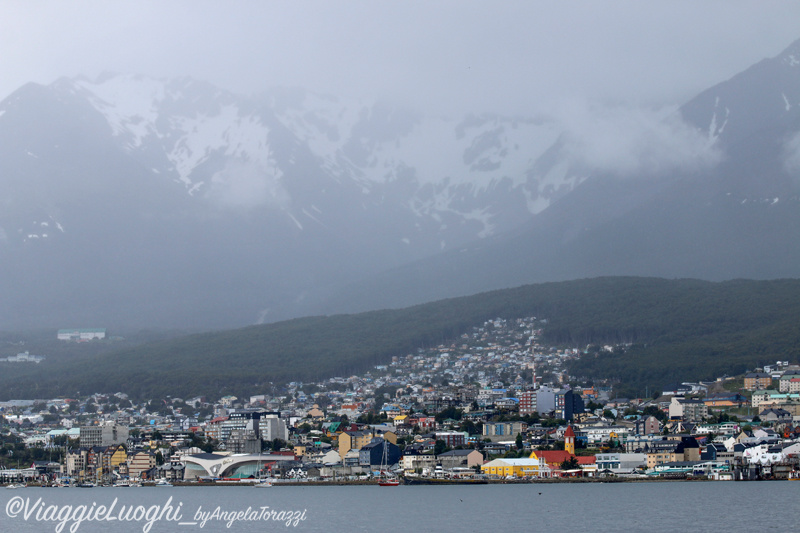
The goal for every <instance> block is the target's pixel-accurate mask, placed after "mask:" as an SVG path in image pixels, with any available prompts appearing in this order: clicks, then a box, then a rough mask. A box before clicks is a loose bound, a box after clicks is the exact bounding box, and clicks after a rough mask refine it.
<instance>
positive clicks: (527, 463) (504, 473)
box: [481, 458, 550, 478]
mask: <svg viewBox="0 0 800 533" xmlns="http://www.w3.org/2000/svg"><path fill="white" fill-rule="evenodd" d="M481 472H482V473H483V474H487V475H489V476H493V477H500V478H506V477H509V476H511V477H550V468H549V467H548V466H547V464H545V462H544V460H543V459H531V458H528V459H495V460H493V461H489V462H488V463H486V464H484V465H482V466H481Z"/></svg>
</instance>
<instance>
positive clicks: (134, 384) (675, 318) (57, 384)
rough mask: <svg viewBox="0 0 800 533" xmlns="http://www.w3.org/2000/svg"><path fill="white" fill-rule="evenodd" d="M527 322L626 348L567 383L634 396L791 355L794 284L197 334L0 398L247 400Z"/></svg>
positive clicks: (544, 287)
mask: <svg viewBox="0 0 800 533" xmlns="http://www.w3.org/2000/svg"><path fill="white" fill-rule="evenodd" d="M523 316H536V317H538V318H540V319H546V323H544V334H543V338H542V340H541V342H542V343H545V344H551V345H561V346H570V347H581V348H583V347H585V346H586V345H588V344H614V345H616V344H628V345H629V346H628V347H627V348H626V349H625V350H624V351H622V350H617V351H615V352H614V353H600V354H599V355H592V356H589V357H584V358H582V359H580V360H579V361H577V362H575V363H573V364H572V365H571V367H570V373H571V374H573V375H575V376H577V377H579V378H587V379H594V380H598V379H602V378H612V379H616V380H618V381H619V382H620V385H622V387H621V388H620V390H624V391H629V392H630V393H631V394H634V393H640V391H643V390H644V388H645V387H646V386H649V387H650V388H651V390H652V389H653V388H654V387H660V386H662V385H664V384H665V383H667V382H669V381H674V380H676V379H680V380H698V379H711V378H713V377H716V376H718V375H721V374H725V373H728V374H732V373H737V372H741V371H743V370H745V369H747V368H752V367H754V366H756V365H757V364H759V363H761V364H763V363H767V362H773V361H775V360H779V359H780V360H791V361H797V360H798V356H799V355H800V280H775V281H745V280H738V281H729V282H721V283H712V282H705V281H698V280H665V279H656V278H624V277H623V278H596V279H587V280H577V281H569V282H558V283H544V284H538V285H527V286H523V287H519V288H515V289H508V290H500V291H493V292H488V293H482V294H477V295H474V296H470V297H464V298H455V299H449V300H442V301H438V302H433V303H430V304H425V305H419V306H415V307H409V308H406V309H400V310H384V311H374V312H367V313H361V314H355V315H336V316H330V317H309V318H302V319H296V320H290V321H286V322H280V323H275V324H268V325H260V326H251V327H247V328H242V329H236V330H230V331H223V332H217V333H205V334H198V335H192V336H187V337H182V338H178V339H173V340H168V341H162V342H156V343H150V344H145V345H141V346H138V347H135V348H131V349H126V350H123V351H119V352H114V353H111V354H108V353H104V354H99V355H92V356H86V357H73V358H61V359H55V358H49V359H47V360H46V361H44V362H42V363H41V364H39V365H33V366H26V367H23V366H22V365H10V364H7V365H4V366H3V373H2V376H0V385H1V386H2V388H1V389H0V390H1V391H2V392H1V393H0V395H1V396H2V397H3V398H6V399H7V398H44V397H54V396H73V395H78V394H90V393H94V392H106V393H114V392H118V391H122V392H126V393H127V394H129V395H131V396H133V397H137V398H153V397H156V398H158V397H164V396H166V395H172V396H173V397H175V396H180V397H187V396H193V395H207V396H210V397H218V396H221V395H224V394H237V395H246V394H251V393H257V392H259V391H264V390H266V389H268V388H270V386H271V384H274V385H280V384H283V383H286V382H288V381H312V380H319V379H324V378H327V377H332V376H335V375H344V376H347V375H351V374H354V373H357V372H362V371H365V370H367V369H369V368H371V367H373V366H374V365H377V364H381V363H386V362H388V361H389V360H390V359H391V357H392V356H395V355H405V354H407V353H410V352H413V351H414V350H415V349H416V348H418V347H422V346H431V345H435V344H439V343H442V342H447V341H450V340H452V339H455V338H456V337H457V336H459V335H460V334H462V333H464V332H466V331H469V330H470V329H471V328H472V327H473V326H477V325H480V324H481V323H482V322H483V321H485V320H487V319H490V318H495V317H502V318H506V319H513V318H518V317H523Z"/></svg>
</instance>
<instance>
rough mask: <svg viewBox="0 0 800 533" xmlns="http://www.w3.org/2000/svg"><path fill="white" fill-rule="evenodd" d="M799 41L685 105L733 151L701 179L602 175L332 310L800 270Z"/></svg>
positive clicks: (395, 273) (353, 290)
mask: <svg viewBox="0 0 800 533" xmlns="http://www.w3.org/2000/svg"><path fill="white" fill-rule="evenodd" d="M798 60H800V41H798V42H796V43H794V44H792V45H791V46H790V47H789V48H788V49H787V50H786V51H785V52H784V53H782V54H781V55H780V56H778V57H777V58H773V59H768V60H764V61H762V62H760V63H758V64H757V65H754V66H753V67H751V68H750V69H748V70H746V71H745V72H743V73H741V74H739V75H737V76H735V77H733V78H732V79H730V80H728V81H726V82H723V83H720V84H718V85H717V86H715V87H712V88H710V89H708V90H706V91H704V92H703V93H701V94H700V95H698V96H697V97H696V98H694V99H693V100H691V101H690V102H688V103H687V104H686V105H684V106H683V107H682V108H681V110H680V112H681V114H682V116H683V117H684V119H685V120H686V121H687V122H689V123H691V124H694V125H695V126H696V127H697V128H698V129H700V130H701V131H704V132H708V134H709V135H710V136H712V137H716V142H717V143H718V146H720V147H721V148H722V149H723V154H724V156H723V159H722V161H721V162H720V163H719V164H718V165H717V166H716V167H714V168H713V169H711V170H707V171H705V172H703V173H702V174H699V175H698V174H674V175H662V176H655V177H649V178H643V179H639V180H636V179H630V178H621V177H618V176H614V175H595V176H593V177H592V178H590V179H587V180H586V181H585V182H583V183H582V184H581V185H580V186H578V187H577V188H576V189H575V190H574V191H572V192H571V193H570V194H569V195H568V196H566V197H564V198H563V199H561V200H560V201H558V202H556V203H555V204H553V205H551V206H550V207H549V208H548V209H546V210H545V211H543V212H541V213H539V214H538V215H536V216H534V218H533V220H532V221H531V222H530V223H529V224H528V225H526V226H525V227H523V228H522V229H520V230H517V231H513V232H509V233H508V234H505V235H501V236H496V237H493V238H491V239H488V240H486V241H484V242H483V243H480V244H476V245H475V246H471V247H464V248H462V249H461V250H459V251H456V252H449V253H447V254H443V255H441V256H439V257H435V258H432V259H429V260H424V261H419V262H416V263H414V264H412V265H409V266H406V267H403V268H399V269H394V270H392V271H390V272H387V273H385V274H383V275H382V276H380V277H378V278H375V279H371V280H365V281H362V282H361V283H359V284H358V285H351V286H348V287H347V288H345V289H343V290H342V292H341V293H340V294H339V295H338V297H335V298H333V299H331V300H330V301H329V302H328V303H327V305H328V306H329V307H328V309H330V310H333V309H341V308H342V307H345V306H346V307H347V309H348V310H351V311H357V310H363V309H370V308H380V307H392V306H396V305H399V306H405V305H411V304H414V303H419V302H424V301H430V300H435V299H439V298H444V297H450V296H458V295H466V294H473V293H475V292H479V291H485V290H490V289H495V288H503V287H511V286H516V285H521V284H525V283H535V282H543V281H557V280H568V279H575V278H584V277H594V276H600V275H642V276H663V277H670V278H676V277H696V278H703V279H709V280H723V279H731V278H762V279H766V278H781V277H798V276H800V179H798V175H797V173H796V171H792V170H790V169H787V166H786V164H785V159H786V144H787V140H788V139H790V138H791V137H792V136H793V135H796V134H797V133H798V132H800V66H798V64H800V62H798Z"/></svg>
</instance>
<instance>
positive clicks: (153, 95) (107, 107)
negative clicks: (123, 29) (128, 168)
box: [75, 75, 165, 148]
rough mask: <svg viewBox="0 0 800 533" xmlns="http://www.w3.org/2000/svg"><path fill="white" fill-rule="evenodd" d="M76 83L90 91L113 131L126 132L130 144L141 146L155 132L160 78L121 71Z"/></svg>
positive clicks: (161, 87)
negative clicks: (101, 78) (92, 80)
mask: <svg viewBox="0 0 800 533" xmlns="http://www.w3.org/2000/svg"><path fill="white" fill-rule="evenodd" d="M75 85H76V87H78V88H80V89H83V90H84V91H86V92H87V93H88V94H89V95H90V96H89V100H90V102H91V103H92V104H93V105H94V107H95V108H96V109H97V110H98V111H100V112H101V113H103V115H104V116H105V117H106V120H107V121H108V124H109V126H111V130H112V131H113V132H114V135H117V136H126V137H127V138H128V139H129V140H128V146H130V147H131V148H137V147H139V146H141V144H142V142H143V140H144V139H145V138H146V137H147V136H148V135H151V134H153V133H155V132H156V130H155V122H156V120H158V118H159V111H158V103H159V102H160V101H162V100H163V99H164V96H165V89H164V84H163V82H160V81H157V80H153V79H150V78H147V77H144V76H133V75H120V76H112V77H105V78H104V79H103V80H102V81H98V82H90V81H89V80H86V79H79V80H77V81H76V82H75Z"/></svg>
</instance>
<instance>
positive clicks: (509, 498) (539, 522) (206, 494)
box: [0, 481, 800, 533]
mask: <svg viewBox="0 0 800 533" xmlns="http://www.w3.org/2000/svg"><path fill="white" fill-rule="evenodd" d="M0 490H1V491H2V492H0V502H2V506H3V507H2V511H0V531H4V532H5V531H14V532H27V531H36V532H38V531H70V530H71V531H73V532H75V531H84V532H99V531H103V532H111V531H149V532H175V531H179V532H184V533H191V532H193V531H198V532H200V531H235V532H253V531H321V532H322V531H324V532H326V533H330V532H341V531H347V532H352V531H376V530H382V531H386V530H388V531H409V530H411V531H437V532H444V533H446V532H466V531H487V532H494V531H504V532H515V531H548V530H551V528H555V529H553V530H557V531H587V532H589V531H591V532H603V531H629V532H631V531H633V532H635V531H665V532H666V531H671V532H674V531H690V530H702V531H752V530H753V529H754V528H755V529H757V530H759V531H764V530H767V531H786V530H790V529H791V528H793V527H794V526H793V525H792V524H796V520H797V513H798V510H800V498H799V496H800V482H790V481H776V482H690V483H686V482H663V483H607V484H601V483H585V484H529V485H479V486H465V487H459V486H399V487H377V486H350V487H344V486H332V487H319V486H308V487H297V486H293V487H286V486H283V487H282V486H274V487H271V488H253V487H141V488H92V489H79V488H71V489H49V488H48V489H34V488H26V489H17V490H8V489H0ZM170 498H171V500H170ZM115 500H116V503H115V504H114V501H115ZM168 502H169V505H170V506H171V509H169V508H168V507H167V503H168ZM112 504H114V510H113V512H112V513H111V516H113V517H115V518H116V520H110V521H109V520H106V521H102V522H95V521H84V522H82V523H77V522H75V521H74V520H72V519H71V517H73V516H77V515H78V514H79V513H81V512H83V511H82V508H81V507H79V506H86V508H87V510H93V509H95V510H96V509H98V508H99V506H111V505H112ZM25 505H27V510H28V511H30V515H29V516H28V517H27V519H26V518H25V516H24V513H25V511H26V509H25V507H24V506H25ZM165 509H166V511H167V512H166V514H162V516H161V518H160V520H158V519H153V520H151V521H150V526H149V529H148V519H150V518H155V517H156V516H157V514H156V513H164V511H165ZM248 509H249V514H248ZM215 511H216V517H214V516H213V514H214V512H215ZM37 512H38V519H37V516H36V515H37ZM270 512H272V513H273V514H271V515H269V514H268V513H270ZM303 512H304V513H305V514H302V513H303ZM120 513H122V514H120ZM126 513H127V514H126ZM203 513H208V514H205V515H204V514H203ZM237 513H238V518H242V519H239V520H233V521H230V519H231V518H233V516H234V515H235V514H237ZM178 515H180V516H178ZM100 516H101V517H106V516H107V515H105V514H101V515H100ZM125 517H128V518H130V521H125V520H124V518H125ZM120 518H123V520H120ZM136 518H139V520H136ZM243 518H249V519H250V520H243ZM204 519H205V522H204ZM61 523H63V526H61V529H58V527H59V524H61ZM287 523H288V524H289V525H287ZM229 524H230V526H229ZM76 525H77V527H76ZM70 528H71V529H70Z"/></svg>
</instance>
